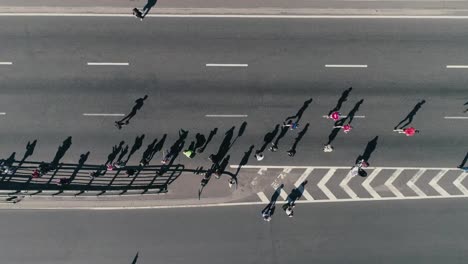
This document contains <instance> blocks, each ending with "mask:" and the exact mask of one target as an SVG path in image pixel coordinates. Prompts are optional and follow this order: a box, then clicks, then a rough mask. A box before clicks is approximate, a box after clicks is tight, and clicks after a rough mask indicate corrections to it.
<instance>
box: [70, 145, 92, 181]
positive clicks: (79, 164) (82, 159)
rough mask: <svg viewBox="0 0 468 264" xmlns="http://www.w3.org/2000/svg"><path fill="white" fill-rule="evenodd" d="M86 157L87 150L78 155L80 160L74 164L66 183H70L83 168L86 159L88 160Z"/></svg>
mask: <svg viewBox="0 0 468 264" xmlns="http://www.w3.org/2000/svg"><path fill="white" fill-rule="evenodd" d="M88 157H89V151H88V152H86V153H85V154H81V155H80V160H79V161H78V165H77V166H76V168H75V170H74V171H73V173H72V175H71V176H70V181H69V182H68V184H71V183H72V181H73V180H74V179H75V177H76V175H77V174H78V172H79V171H80V170H81V168H83V165H84V164H85V162H86V160H88Z"/></svg>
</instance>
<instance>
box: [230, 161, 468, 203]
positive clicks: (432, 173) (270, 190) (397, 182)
mask: <svg viewBox="0 0 468 264" xmlns="http://www.w3.org/2000/svg"><path fill="white" fill-rule="evenodd" d="M231 167H233V168H235V167H236V166H231ZM242 172H243V173H255V174H258V175H261V177H262V178H263V179H268V180H269V181H271V184H269V186H268V187H267V188H264V189H262V190H261V191H259V192H257V196H258V199H260V201H262V202H268V201H269V200H270V199H271V198H270V197H271V196H272V195H273V194H274V193H275V190H276V191H279V198H278V200H280V199H282V200H286V199H287V197H288V195H289V192H291V191H292V190H293V189H295V188H298V187H300V186H301V184H302V185H303V186H304V188H301V190H300V191H301V193H302V195H301V197H300V199H299V200H298V202H300V203H301V202H302V203H307V202H311V203H312V202H339V201H372V200H398V199H400V200H402V199H434V198H456V197H468V180H467V179H466V177H467V176H468V173H466V172H463V171H461V170H459V169H456V168H418V167H368V168H366V172H367V176H366V177H360V176H355V177H353V175H352V174H351V173H350V167H326V166H315V167H314V166H243V167H242ZM281 186H283V187H282V188H281ZM298 189H299V188H298Z"/></svg>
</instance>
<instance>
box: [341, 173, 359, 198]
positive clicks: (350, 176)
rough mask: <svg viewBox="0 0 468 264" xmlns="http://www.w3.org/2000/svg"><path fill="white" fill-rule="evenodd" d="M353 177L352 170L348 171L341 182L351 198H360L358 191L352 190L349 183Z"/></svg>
mask: <svg viewBox="0 0 468 264" xmlns="http://www.w3.org/2000/svg"><path fill="white" fill-rule="evenodd" d="M352 178H353V175H352V174H351V171H350V172H348V174H347V175H346V177H345V178H344V179H343V180H342V181H341V182H340V186H341V188H343V190H344V191H345V192H346V193H347V194H348V195H349V197H350V198H351V199H359V197H358V196H357V195H356V193H355V192H354V191H353V190H351V188H350V187H349V186H348V183H349V181H350V180H351V179H352Z"/></svg>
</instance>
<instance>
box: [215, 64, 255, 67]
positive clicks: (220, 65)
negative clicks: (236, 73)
mask: <svg viewBox="0 0 468 264" xmlns="http://www.w3.org/2000/svg"><path fill="white" fill-rule="evenodd" d="M248 66H249V65H248V64H242V63H241V64H236V63H207V64H206V67H248Z"/></svg>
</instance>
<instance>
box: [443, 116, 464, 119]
mask: <svg viewBox="0 0 468 264" xmlns="http://www.w3.org/2000/svg"><path fill="white" fill-rule="evenodd" d="M444 119H468V116H444Z"/></svg>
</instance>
